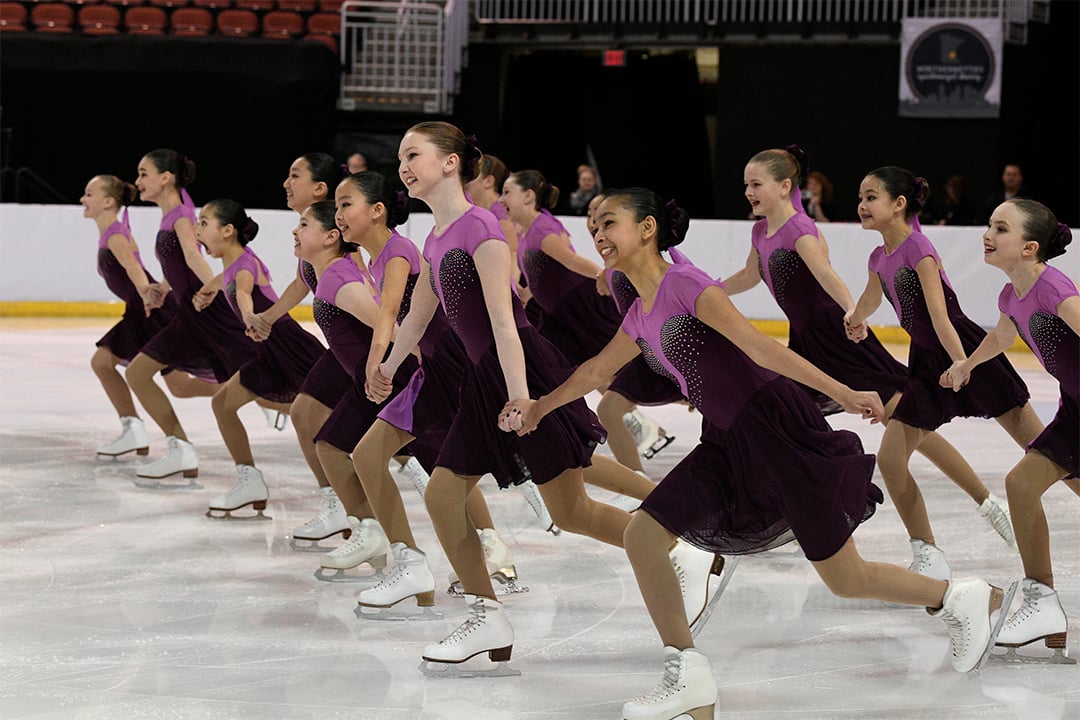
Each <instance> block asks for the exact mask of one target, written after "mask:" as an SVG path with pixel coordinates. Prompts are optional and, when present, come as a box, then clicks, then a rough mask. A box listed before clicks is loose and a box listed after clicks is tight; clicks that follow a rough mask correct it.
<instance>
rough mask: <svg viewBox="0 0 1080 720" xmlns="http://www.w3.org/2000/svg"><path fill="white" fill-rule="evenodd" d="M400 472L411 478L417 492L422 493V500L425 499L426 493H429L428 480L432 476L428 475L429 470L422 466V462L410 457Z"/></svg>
mask: <svg viewBox="0 0 1080 720" xmlns="http://www.w3.org/2000/svg"><path fill="white" fill-rule="evenodd" d="M398 472H399V473H401V474H402V475H404V476H405V477H407V478H409V480H410V481H411V482H412V484H413V487H414V488H416V492H418V493H420V497H421V499H422V498H423V497H424V493H425V492H426V491H427V485H428V480H430V479H431V476H430V475H428V473H427V470H425V469H424V466H423V465H421V464H420V461H419V460H417V459H416V458H414V457H410V458H409V459H408V460H407V461H406V462H405V464H404V465H402V466H401V467H400V468H399V469H398Z"/></svg>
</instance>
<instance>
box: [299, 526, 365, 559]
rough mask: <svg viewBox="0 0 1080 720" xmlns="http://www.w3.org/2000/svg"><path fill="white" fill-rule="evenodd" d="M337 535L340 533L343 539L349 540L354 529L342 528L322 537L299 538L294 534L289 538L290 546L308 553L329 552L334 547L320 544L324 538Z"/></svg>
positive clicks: (327, 538)
mask: <svg viewBox="0 0 1080 720" xmlns="http://www.w3.org/2000/svg"><path fill="white" fill-rule="evenodd" d="M335 535H340V536H341V538H342V539H343V540H348V539H349V536H350V535H352V530H342V531H341V532H336V533H331V534H330V535H327V536H326V537H322V538H298V537H296V536H293V537H291V538H289V547H290V548H291V549H293V550H295V551H296V552H308V553H327V552H330V551H331V550H333V549H334V548H333V547H332V546H330V545H320V544H319V543H320V542H322V541H323V540H329V539H330V538H332V537H334V536H335Z"/></svg>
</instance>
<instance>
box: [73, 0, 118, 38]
mask: <svg viewBox="0 0 1080 720" xmlns="http://www.w3.org/2000/svg"><path fill="white" fill-rule="evenodd" d="M79 29H80V30H82V32H83V34H84V35H116V34H117V33H118V32H120V11H119V10H118V9H117V8H115V7H113V6H112V5H84V6H83V7H81V8H79Z"/></svg>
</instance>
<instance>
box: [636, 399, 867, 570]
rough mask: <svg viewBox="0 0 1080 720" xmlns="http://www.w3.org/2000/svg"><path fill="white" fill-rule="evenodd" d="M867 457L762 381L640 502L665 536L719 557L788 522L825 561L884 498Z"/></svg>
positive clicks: (778, 531)
mask: <svg viewBox="0 0 1080 720" xmlns="http://www.w3.org/2000/svg"><path fill="white" fill-rule="evenodd" d="M873 474H874V456H873V455H867V454H866V453H864V452H863V448H862V443H861V442H860V441H859V437H858V435H856V434H855V433H852V432H849V431H846V430H833V429H831V428H830V427H829V425H828V423H826V422H825V419H824V418H823V417H822V416H821V413H820V412H819V411H818V409H817V407H816V406H815V405H814V403H813V402H812V401H811V400H810V399H809V398H808V397H807V396H806V394H805V393H804V392H803V391H802V390H801V389H799V387H798V386H797V385H796V384H795V383H793V382H791V381H790V380H787V379H786V378H779V379H777V380H774V381H772V382H770V383H768V384H766V385H764V386H762V387H761V388H760V389H759V390H758V391H757V393H756V394H755V395H754V397H753V399H752V400H751V401H750V402H749V403H747V404H746V406H745V407H744V408H743V409H742V411H741V412H740V413H739V415H738V417H737V418H736V419H735V420H734V422H733V423H732V424H731V426H730V428H729V429H728V430H722V429H720V428H718V427H716V426H715V425H712V424H709V423H705V424H704V426H703V428H702V436H701V444H700V445H698V446H697V447H696V448H694V450H693V451H691V452H690V454H689V455H687V456H686V458H684V459H683V460H682V462H680V463H679V464H678V465H676V466H675V467H674V468H673V469H672V471H671V472H670V473H668V475H667V476H666V477H665V478H664V479H663V480H661V481H660V484H659V485H657V487H656V489H655V490H653V491H652V493H651V494H650V495H649V497H647V498H646V499H645V501H644V502H643V503H642V506H641V507H642V508H643V509H644V510H645V511H646V512H648V513H649V514H650V515H651V516H653V517H654V518H656V520H657V522H659V523H660V524H661V525H663V526H664V527H666V528H667V529H668V530H670V531H671V532H672V533H674V534H676V535H678V536H680V537H682V538H684V539H686V540H687V541H688V542H690V543H691V544H693V545H696V546H697V547H700V548H703V549H705V550H709V551H711V552H718V553H723V554H726V555H743V554H749V553H754V552H760V551H762V550H767V549H769V548H770V547H775V546H776V545H778V544H781V543H782V542H784V539H785V538H784V536H785V534H786V533H787V531H788V530H789V529H790V530H791V531H792V532H793V533H794V534H795V537H796V538H797V539H798V540H799V543H800V544H801V545H802V547H803V550H804V551H805V553H806V557H807V558H808V559H810V560H825V559H827V558H829V557H831V556H832V555H834V554H835V553H836V552H837V551H838V550H839V549H840V548H841V547H843V545H844V543H846V542H847V540H848V538H849V537H851V533H852V532H853V531H854V530H855V528H856V527H858V526H859V524H861V523H862V522H864V521H865V520H867V519H868V518H870V517H871V516H872V515H873V514H874V511H875V510H876V509H877V505H878V504H879V503H881V502H882V501H883V500H884V497H883V496H882V493H881V490H880V489H878V487H877V486H876V485H874V484H873V483H872V482H871V478H872V477H873Z"/></svg>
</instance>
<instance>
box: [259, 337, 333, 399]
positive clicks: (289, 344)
mask: <svg viewBox="0 0 1080 720" xmlns="http://www.w3.org/2000/svg"><path fill="white" fill-rule="evenodd" d="M257 348H258V351H257V352H258V354H257V355H256V356H255V358H254V359H253V360H250V361H248V362H246V363H244V365H243V366H241V368H240V384H241V385H243V386H244V387H245V388H247V389H248V390H250V391H251V392H253V393H255V394H256V395H258V396H259V397H261V398H263V399H265V400H270V401H272V402H277V403H291V402H292V401H293V400H295V399H296V395H297V394H298V393H299V392H300V387H301V386H302V385H303V384H304V381H305V380H306V379H307V376H308V373H309V372H310V371H311V368H312V367H313V366H314V365H315V363H316V362H317V361H318V360H319V358H320V357H322V354H323V350H324V348H323V346H322V343H320V342H319V341H318V339H317V338H316V337H315V336H314V335H312V334H311V333H309V332H308V331H307V330H305V329H304V328H302V327H300V325H299V324H298V323H297V322H296V321H295V320H293V319H292V318H291V317H289V316H285V317H283V318H282V319H280V320H278V321H277V322H276V323H274V329H273V332H271V333H270V337H269V338H267V339H266V340H265V341H264V342H261V343H259V344H258V345H257Z"/></svg>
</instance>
